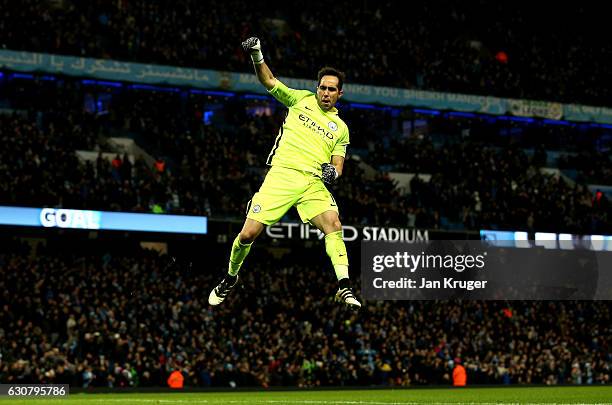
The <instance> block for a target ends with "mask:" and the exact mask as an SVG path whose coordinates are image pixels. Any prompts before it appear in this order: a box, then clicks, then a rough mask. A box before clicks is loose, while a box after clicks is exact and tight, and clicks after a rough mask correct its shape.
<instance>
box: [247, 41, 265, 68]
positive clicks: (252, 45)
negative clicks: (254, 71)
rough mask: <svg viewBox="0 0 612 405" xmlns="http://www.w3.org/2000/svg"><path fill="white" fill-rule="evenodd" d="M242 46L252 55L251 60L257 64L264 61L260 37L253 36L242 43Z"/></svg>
mask: <svg viewBox="0 0 612 405" xmlns="http://www.w3.org/2000/svg"><path fill="white" fill-rule="evenodd" d="M242 48H243V49H244V50H245V51H247V52H248V53H249V54H250V55H251V60H252V61H253V63H254V64H256V65H261V64H262V63H264V58H263V54H262V53H261V44H260V43H259V38H257V37H251V38H249V39H247V40H246V41H244V42H243V43H242Z"/></svg>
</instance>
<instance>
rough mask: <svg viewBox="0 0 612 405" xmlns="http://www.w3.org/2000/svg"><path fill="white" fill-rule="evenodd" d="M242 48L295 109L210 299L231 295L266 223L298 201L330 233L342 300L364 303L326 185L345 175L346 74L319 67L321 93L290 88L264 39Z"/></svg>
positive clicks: (271, 88) (304, 215)
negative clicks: (271, 62)
mask: <svg viewBox="0 0 612 405" xmlns="http://www.w3.org/2000/svg"><path fill="white" fill-rule="evenodd" d="M242 47H243V48H244V50H245V51H247V52H249V54H250V56H251V59H252V61H253V65H254V67H255V73H256V74H257V78H258V79H259V81H260V82H261V84H262V85H263V86H264V87H265V88H266V89H267V90H268V92H269V93H270V94H271V95H272V96H274V98H276V99H277V100H278V101H280V102H281V103H283V104H284V105H285V106H286V107H287V108H288V109H289V111H288V113H287V117H286V118H285V121H284V122H283V125H282V127H281V128H280V131H279V134H278V136H277V137H276V140H275V142H274V146H273V147H272V151H271V152H270V154H269V155H268V159H267V161H266V164H268V165H270V166H272V167H271V168H270V170H269V172H268V174H267V175H266V178H265V179H264V182H263V184H262V185H261V187H260V189H259V191H258V192H257V193H255V195H254V196H253V198H252V199H251V201H250V202H249V204H248V205H247V218H246V220H245V222H244V226H243V227H242V230H241V231H240V233H239V234H238V236H237V237H236V239H235V240H234V243H233V245H232V251H231V254H230V259H229V270H228V274H227V275H226V276H225V277H224V278H223V280H221V282H220V283H219V284H218V285H217V286H216V287H215V288H214V289H213V290H212V291H211V293H210V296H209V297H208V302H209V303H210V304H211V305H219V304H220V303H221V302H223V300H225V298H226V297H227V295H228V294H229V293H230V291H231V290H232V288H233V287H234V286H236V284H237V283H238V272H239V271H240V267H241V266H242V263H243V262H244V259H245V257H246V256H247V254H248V253H249V251H250V250H251V246H252V244H253V241H255V239H256V238H257V236H259V234H260V233H261V232H262V231H263V229H264V227H265V226H266V225H272V224H275V223H276V222H278V221H279V220H280V219H281V218H282V217H283V215H285V213H286V212H287V211H288V210H289V209H290V208H291V207H294V206H295V207H296V208H297V211H298V214H299V216H300V218H301V220H302V221H303V222H310V223H311V224H313V225H315V226H316V227H317V228H318V229H319V230H320V231H321V232H323V233H324V234H325V251H326V252H327V255H328V256H329V258H330V260H331V262H332V265H333V267H334V270H335V272H336V277H337V279H338V291H337V293H336V300H338V301H340V302H343V303H345V304H347V305H349V306H350V307H353V308H359V307H361V304H360V303H359V301H358V300H357V298H356V297H355V295H354V293H353V291H352V289H351V287H350V283H349V271H348V258H347V256H346V247H345V245H344V241H343V240H342V224H341V223H340V220H339V217H338V215H339V212H338V205H337V204H336V201H335V200H334V197H332V195H331V193H330V192H329V191H328V190H327V188H326V187H325V185H324V184H323V182H325V183H328V184H332V183H334V182H335V181H336V180H337V179H338V177H340V175H342V168H343V166H344V158H345V156H346V147H347V145H348V144H349V130H348V127H347V126H346V124H345V123H344V121H342V119H341V118H340V117H339V116H338V110H337V109H336V108H335V105H336V102H337V101H338V99H339V98H340V97H342V94H343V91H342V84H343V82H344V73H342V72H340V71H338V70H337V69H334V68H331V67H324V68H322V69H321V70H320V71H319V72H318V77H317V78H318V86H317V89H316V93H313V92H311V91H309V90H295V89H290V88H288V87H287V86H285V85H284V84H283V83H281V82H280V81H279V80H278V79H276V78H275V77H274V75H273V74H272V72H271V71H270V68H269V67H268V65H267V64H266V63H265V62H264V58H263V54H262V52H261V44H260V42H259V39H258V38H255V37H253V38H249V39H247V40H246V41H244V42H243V43H242Z"/></svg>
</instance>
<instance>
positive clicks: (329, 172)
mask: <svg viewBox="0 0 612 405" xmlns="http://www.w3.org/2000/svg"><path fill="white" fill-rule="evenodd" d="M321 178H322V179H323V181H324V182H325V183H327V184H334V183H335V182H336V179H337V178H338V172H337V171H336V167H335V166H334V165H332V164H330V163H323V164H322V165H321Z"/></svg>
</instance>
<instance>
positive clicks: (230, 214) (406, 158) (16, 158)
mask: <svg viewBox="0 0 612 405" xmlns="http://www.w3.org/2000/svg"><path fill="white" fill-rule="evenodd" d="M22 82H23V83H18V81H16V80H14V81H11V82H9V83H8V84H6V85H5V88H6V90H7V92H6V93H7V95H8V96H7V100H8V103H9V105H10V106H11V107H12V108H14V109H16V110H19V111H23V112H25V113H24V114H16V113H15V114H13V115H3V116H0V137H1V138H2V140H3V142H4V145H6V148H3V149H2V151H0V155H1V156H2V159H3V167H4V168H5V170H3V171H2V173H1V174H0V176H2V180H3V181H2V182H1V183H0V187H2V193H1V195H0V202H1V203H3V204H10V205H28V206H41V205H45V206H58V207H64V208H86V209H101V210H109V209H110V210H127V211H154V212H173V213H185V214H203V215H208V216H212V217H216V218H241V217H242V215H243V212H244V207H245V206H246V202H247V201H248V200H249V199H250V198H251V196H252V194H253V193H254V192H255V191H257V188H258V187H259V184H260V182H261V179H262V178H263V173H264V170H265V162H264V160H265V157H266V156H267V154H268V153H269V149H270V146H271V145H272V142H273V138H274V134H275V133H276V132H277V130H278V128H279V126H280V123H281V121H282V119H283V113H284V111H283V109H282V108H280V107H279V105H278V104H277V103H273V102H271V101H270V100H267V99H266V100H259V99H257V100H252V99H248V98H243V97H239V96H237V97H225V98H218V97H217V98H215V97H211V96H209V95H205V94H200V93H189V92H182V93H181V92H163V91H149V90H140V89H135V88H127V87H126V88H122V89H120V90H118V89H115V88H103V87H100V86H85V85H83V84H81V83H80V82H79V81H70V80H66V81H64V82H62V84H61V85H60V84H57V83H55V82H52V83H46V84H45V83H34V82H27V83H26V82H25V81H22ZM88 100H94V101H88ZM343 108H344V110H343V111H345V112H346V114H345V116H346V117H345V119H346V120H347V122H348V123H349V127H351V128H354V130H353V131H352V133H351V148H350V150H349V152H351V154H352V152H353V150H354V151H355V153H356V154H358V155H359V156H361V157H362V159H361V160H355V159H352V158H349V159H348V160H347V162H346V168H345V173H344V176H343V177H342V179H341V180H340V181H339V183H338V184H337V185H336V186H334V187H333V192H334V194H335V196H336V197H337V199H338V201H339V203H340V207H341V215H342V218H343V221H344V223H346V224H377V225H379V226H380V225H393V226H400V227H413V226H416V227H418V228H432V229H433V228H449V227H451V228H456V229H472V230H473V229H481V228H504V229H524V230H534V229H538V230H540V231H568V232H572V233H595V232H603V233H612V224H611V218H612V216H611V212H612V206H611V205H610V204H609V202H608V200H607V198H606V196H605V195H604V194H603V193H598V194H596V195H592V194H591V192H590V191H589V190H588V188H587V186H586V183H585V182H584V181H585V180H586V178H587V177H586V176H591V177H590V178H593V176H592V175H591V174H590V173H591V172H590V171H588V170H584V173H585V175H584V176H582V177H580V176H579V177H578V180H581V181H579V182H577V183H572V182H571V180H569V179H567V178H564V177H563V176H560V175H559V174H544V173H542V172H541V171H540V168H541V167H543V166H545V162H546V156H545V155H546V152H545V150H544V149H543V148H542V147H540V149H539V152H538V153H535V154H533V155H527V153H526V152H525V150H523V149H522V148H519V147H517V146H515V145H505V146H496V145H495V144H494V141H492V140H488V141H483V140H480V139H478V138H477V137H476V138H474V139H471V138H469V139H462V142H461V143H458V142H456V141H453V142H450V141H443V142H435V143H434V142H432V141H431V139H432V137H429V136H425V137H415V136H412V137H406V136H404V135H403V134H402V133H401V132H399V131H398V129H397V127H399V126H400V123H401V122H402V120H403V118H402V117H398V116H395V117H394V116H393V115H392V114H389V112H388V111H385V110H380V111H371V110H361V109H357V108H351V107H350V105H345V106H343ZM207 114H209V115H208V116H207V117H205V115H207ZM353 123H354V125H353ZM381 130H382V131H384V135H383V136H379V135H377V134H378V133H377V131H381ZM491 130H492V131H493V129H491ZM481 131H483V130H482V129H481ZM59 135H61V136H59ZM111 136H127V137H131V138H134V139H137V140H138V142H139V143H141V146H142V147H144V148H145V150H147V151H149V152H150V154H151V155H153V156H156V157H158V163H159V164H158V163H156V164H153V165H150V164H147V163H145V161H144V160H143V159H136V160H133V159H132V160H130V158H129V157H127V156H125V155H123V154H121V155H117V156H116V157H115V159H113V160H112V161H109V160H107V159H103V158H102V157H101V156H99V157H98V159H97V160H96V161H95V162H94V161H86V162H83V161H80V160H78V159H77V158H76V157H75V155H74V151H75V150H78V149H85V150H94V151H98V152H100V151H107V152H109V151H112V149H111V147H110V146H109V140H108V139H109V137H111ZM379 138H380V139H379ZM451 139H452V137H451ZM592 149H593V148H591V150H592ZM585 150H589V149H585ZM568 156H569V155H568ZM605 159H606V157H605V156H603V157H601V158H600V160H599V161H600V162H602V163H603V164H604V165H605V163H606V162H605ZM362 162H365V163H370V164H371V165H372V166H373V168H374V169H375V170H373V171H371V170H368V166H364V165H363V163H362ZM566 162H569V163H566ZM560 163H563V164H565V166H572V165H573V167H576V168H577V169H582V168H584V166H581V165H583V164H584V163H582V162H581V161H580V160H576V159H574V160H573V161H567V159H566V160H561V162H560ZM574 163H575V164H574ZM608 163H609V160H608ZM565 166H563V167H565ZM602 170H607V169H602ZM394 171H395V172H404V173H415V174H428V175H431V176H432V177H431V179H430V180H429V181H420V180H419V177H417V176H415V177H414V178H413V180H412V182H411V187H410V189H411V193H410V194H406V195H404V194H402V193H400V190H399V189H398V188H397V187H396V183H395V181H394V180H392V178H391V177H390V175H389V173H388V172H394ZM578 173H582V171H581V170H578ZM603 173H605V172H603ZM604 177H605V176H604ZM595 178H598V179H599V178H602V174H600V173H599V172H597V174H596V177H595ZM604 181H605V178H604ZM289 218H291V219H296V217H295V215H294V214H292V213H291V214H289Z"/></svg>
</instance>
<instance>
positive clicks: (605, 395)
mask: <svg viewBox="0 0 612 405" xmlns="http://www.w3.org/2000/svg"><path fill="white" fill-rule="evenodd" d="M37 402H38V403H41V404H42V403H48V404H52V405H60V404H67V405H76V404H84V405H87V404H91V405H93V404H117V405H131V404H134V405H146V404H167V405H172V404H177V405H180V404H185V405H189V404H278V405H281V404H296V405H297V404H304V405H317V404H339V405H361V404H363V405H366V404H374V405H386V404H422V403H438V404H443V403H444V404H458V403H479V404H482V403H489V404H497V403H557V404H561V403H563V404H568V403H582V404H585V403H588V404H595V403H596V404H612V386H604V387H602V386H598V387H542V388H540V387H538V388H468V389H403V390H392V389H387V390H362V391H342V390H334V391H289V392H279V391H274V392H270V391H257V392H229V393H174V392H169V393H156V394H148V393H146V394H141V393H133V394H72V395H70V397H69V399H53V400H51V399H31V400H28V399H16V398H10V399H9V398H7V397H2V398H1V399H0V404H2V405H4V404H7V405H8V404H11V405H17V404H32V403H37Z"/></svg>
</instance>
